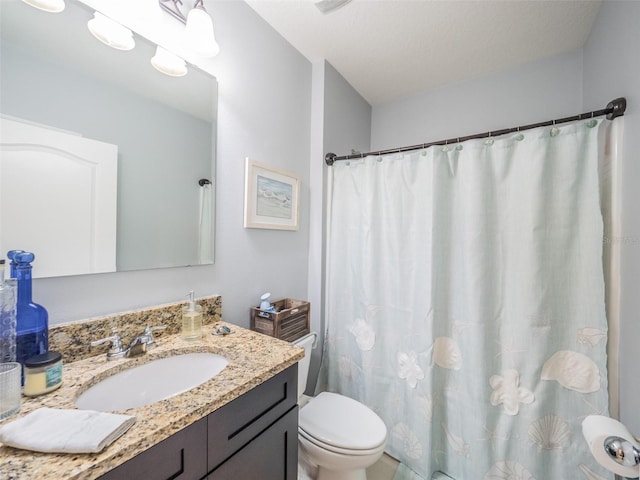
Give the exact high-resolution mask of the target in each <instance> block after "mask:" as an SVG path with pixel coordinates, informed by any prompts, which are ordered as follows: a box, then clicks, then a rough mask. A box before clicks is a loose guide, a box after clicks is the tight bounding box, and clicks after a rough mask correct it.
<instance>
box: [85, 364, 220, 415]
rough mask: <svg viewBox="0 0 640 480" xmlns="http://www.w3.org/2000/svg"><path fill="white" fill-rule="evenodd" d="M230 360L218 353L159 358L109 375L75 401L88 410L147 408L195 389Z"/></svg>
mask: <svg viewBox="0 0 640 480" xmlns="http://www.w3.org/2000/svg"><path fill="white" fill-rule="evenodd" d="M228 363H229V362H228V360H227V359H226V358H224V357H222V356H220V355H216V354H214V353H186V354H183V355H175V356H173V357H166V358H159V359H158V360H152V361H151V362H149V363H145V364H144V365H140V366H138V367H134V368H131V369H129V370H124V371H122V372H119V373H116V374H115V375H111V376H110V377H107V378H105V379H104V380H102V381H101V382H100V383H97V384H96V385H94V386H93V387H91V388H89V389H88V390H87V391H86V392H84V393H82V394H81V395H80V396H78V398H77V399H76V401H75V404H76V407H78V408H81V409H84V410H98V411H100V412H112V411H119V410H127V409H128V408H136V407H143V406H145V405H149V404H151V403H154V402H158V401H160V400H165V399H167V398H170V397H173V396H174V395H178V394H180V393H183V392H186V391H187V390H191V389H192V388H194V387H197V386H198V385H200V384H202V383H204V382H206V381H207V380H209V379H210V378H213V377H214V376H215V375H217V374H218V373H220V372H221V371H222V370H223V369H224V367H226V366H227V364H228Z"/></svg>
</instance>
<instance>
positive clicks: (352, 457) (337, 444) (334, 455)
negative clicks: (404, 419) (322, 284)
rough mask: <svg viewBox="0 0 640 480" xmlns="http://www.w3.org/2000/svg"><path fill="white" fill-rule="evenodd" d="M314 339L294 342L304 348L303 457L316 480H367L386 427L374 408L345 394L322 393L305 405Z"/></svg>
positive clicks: (301, 364)
mask: <svg viewBox="0 0 640 480" xmlns="http://www.w3.org/2000/svg"><path fill="white" fill-rule="evenodd" d="M315 338H316V335H315V334H314V333H312V334H309V335H307V336H305V337H303V338H301V339H299V340H297V341H296V342H294V344H296V345H298V346H300V347H302V348H304V349H305V358H304V359H302V360H300V362H299V364H298V403H299V404H301V405H302V407H301V409H300V414H299V422H298V425H299V426H298V442H299V449H300V451H301V457H304V459H305V460H306V461H307V462H309V463H310V464H311V465H312V466H313V467H315V468H316V470H317V477H316V480H366V478H367V475H366V468H367V467H369V466H371V465H373V464H374V463H375V462H376V461H377V460H378V459H379V458H380V457H381V456H382V453H383V452H384V446H385V444H386V439H387V428H386V426H385V424H384V422H383V421H382V420H381V419H380V417H378V415H376V414H375V413H374V412H373V411H372V410H371V409H369V408H368V407H366V406H365V405H363V404H362V403H360V402H358V401H356V400H354V399H352V398H349V397H346V396H344V395H340V394H337V393H331V392H322V393H320V394H319V395H317V396H316V397H313V398H311V399H309V400H308V402H306V404H305V402H304V400H303V397H304V395H302V394H303V392H304V389H305V386H306V382H307V374H308V370H309V359H310V357H311V350H312V348H313V346H314V343H315ZM305 400H306V399H305ZM303 404H304V405H303Z"/></svg>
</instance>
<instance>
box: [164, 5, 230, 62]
mask: <svg viewBox="0 0 640 480" xmlns="http://www.w3.org/2000/svg"><path fill="white" fill-rule="evenodd" d="M158 3H159V5H160V8H162V9H163V10H164V11H165V12H168V13H169V14H171V15H172V16H173V17H175V18H177V19H178V20H180V21H181V22H182V23H184V24H185V25H186V27H185V31H184V34H185V43H186V45H187V47H188V48H189V49H191V50H192V51H193V52H194V53H196V54H197V55H200V56H201V57H205V58H210V57H215V56H216V55H217V54H218V52H219V51H220V46H219V45H218V42H216V37H215V35H214V33H213V20H212V19H211V17H210V16H209V14H208V13H207V10H206V9H205V8H204V0H195V2H194V4H193V7H192V8H191V10H190V11H189V13H188V15H187V16H185V15H184V13H182V11H180V7H179V6H178V5H182V0H158Z"/></svg>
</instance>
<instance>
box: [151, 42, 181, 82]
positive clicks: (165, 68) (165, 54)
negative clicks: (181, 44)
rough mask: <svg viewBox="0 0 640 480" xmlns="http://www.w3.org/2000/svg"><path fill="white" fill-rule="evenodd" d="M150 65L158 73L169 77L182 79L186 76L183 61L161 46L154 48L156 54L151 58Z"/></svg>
mask: <svg viewBox="0 0 640 480" xmlns="http://www.w3.org/2000/svg"><path fill="white" fill-rule="evenodd" d="M151 65H153V67H154V68H155V69H156V70H158V71H159V72H162V73H164V74H165V75H169V76H171V77H182V76H184V75H186V74H187V64H186V63H185V61H184V60H183V59H182V58H180V57H178V56H177V55H174V54H173V53H171V52H169V51H167V50H165V49H164V48H162V47H161V46H158V47H157V48H156V54H155V55H154V56H153V57H152V58H151Z"/></svg>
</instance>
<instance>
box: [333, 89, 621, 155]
mask: <svg viewBox="0 0 640 480" xmlns="http://www.w3.org/2000/svg"><path fill="white" fill-rule="evenodd" d="M626 109H627V100H626V98H624V97H621V98H616V99H615V100H612V101H611V102H609V103H608V104H607V108H605V109H603V110H594V111H593V112H587V113H581V114H580V115H574V116H573V117H566V118H560V119H557V120H549V121H546V122H540V123H532V124H530V125H523V126H521V127H513V128H506V129H504V130H494V131H492V132H485V133H477V134H475V135H467V136H466V137H457V138H450V139H448V140H440V141H438V142H429V143H421V144H418V145H411V146H408V147H400V148H390V149H388V150H378V151H376V152H366V153H352V154H351V155H342V156H338V155H336V154H335V153H327V154H326V155H325V156H324V161H325V163H326V164H327V165H329V166H331V165H333V164H334V163H335V162H337V161H340V160H351V159H352V158H364V157H368V156H369V155H388V154H390V153H402V152H409V151H412V150H422V149H423V148H427V147H432V146H435V145H448V144H450V143H452V144H455V143H460V142H464V141H467V140H472V139H474V138H485V137H497V136H499V135H505V134H507V133H513V132H521V131H523V130H531V129H532V128H537V127H546V126H548V125H558V124H561V123H568V122H574V121H576V120H584V119H587V118H593V117H599V116H601V115H606V116H607V120H613V119H614V118H616V117H621V116H622V115H624V112H625V110H626Z"/></svg>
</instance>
